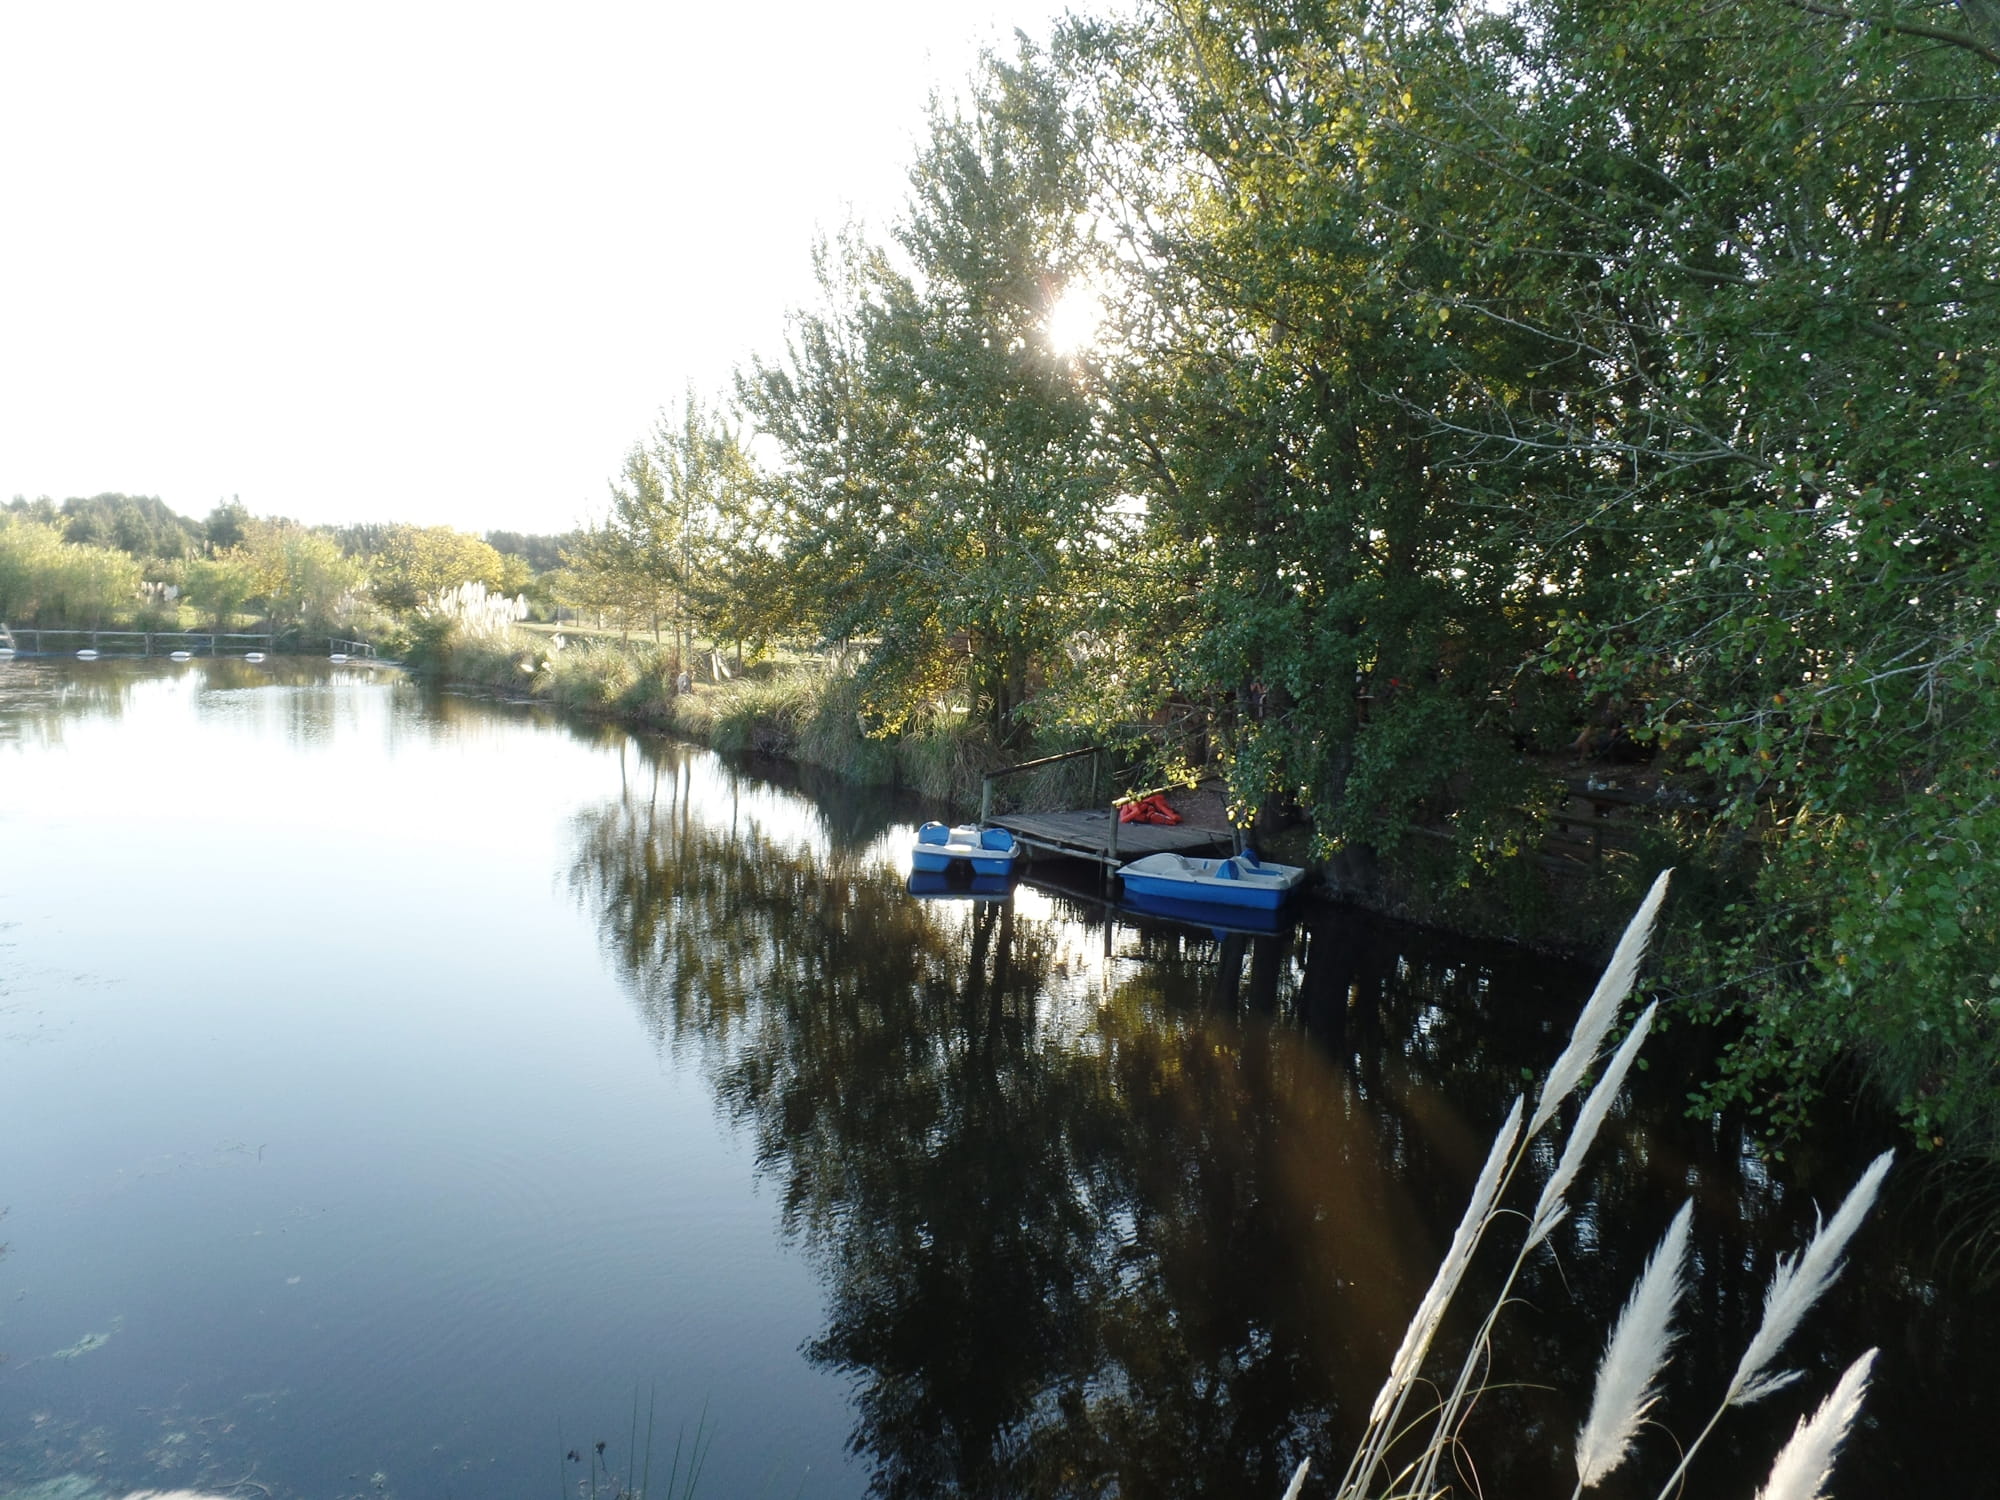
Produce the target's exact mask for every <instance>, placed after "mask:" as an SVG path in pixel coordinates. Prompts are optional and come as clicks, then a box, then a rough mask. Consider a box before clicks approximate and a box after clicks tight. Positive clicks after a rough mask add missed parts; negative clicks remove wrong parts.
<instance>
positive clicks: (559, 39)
mask: <svg viewBox="0 0 2000 1500" xmlns="http://www.w3.org/2000/svg"><path fill="white" fill-rule="evenodd" d="M1060 8H1061V6H1060V0H849V3H844V4H829V3H825V0H820V3H811V0H805V3H801V0H779V3H776V4H771V3H765V4H746V5H741V6H727V5H722V4H718V3H714V0H709V3H703V4H692V3H689V0H655V3H651V4H645V3H582V4H577V3H570V4H563V5H555V4H546V5H542V6H535V7H527V6H522V5H518V4H506V3H491V0H489V3H485V4H478V5H474V4H466V3H452V4H433V3H424V0H410V3H398V4H379V3H372V0H361V3H354V0H347V3H343V4H340V5H337V6H336V5H330V4H324V3H322V4H318V5H308V4H271V3H269V0H262V3H257V4H220V3H201V0H187V3H176V4H160V3H158V0H141V3H128V4H101V3H91V0H51V3H36V0H0V210H3V212H0V502H4V500H6V499H7V498H11V497H12V496H15V495H26V496H29V497H33V496H36V495H43V494H46V495H52V496H54V497H55V498H57V499H59V500H60V499H62V498H64V497H66V496H69V495H90V494H96V493H99V492H102V491H107V490H117V491H125V492H128V493H133V494H146V495H158V496H160V497H161V498H162V499H164V500H165V501H166V502H167V503H168V504H169V505H171V506H173V507H174V508H175V509H176V510H179V511H181V512H183V513H185V514H189V515H193V516H196V517H200V516H204V515H206V514H207V513H208V512H209V510H210V509H212V508H213V507H214V506H215V505H216V504H217V503H218V502H219V501H220V500H223V499H226V498H228V497H230V496H232V495H234V496H240V497H241V499H242V501H243V503H244V504H245V505H246V506H248V507H249V508H250V509H251V510H252V511H253V512H255V513H257V514H280V515H290V516H294V517H297V518H298V519H301V520H305V521H309V522H321V521H351V520H409V521H415V522H419V523H423V524H437V523H444V524H449V525H454V526H458V527H461V528H464V529H466V530H469V531H487V530H492V529H496V528H498V529H508V530H518V531H559V530H563V529H566V528H567V527H569V526H571V525H572V524H574V523H576V522H577V521H578V520H579V519H581V518H583V517H584V516H585V515H588V514H595V513H596V512H597V511H598V510H600V509H601V508H602V506H603V503H604V495H605V484H606V481H607V479H608V478H609V476H610V475H611V474H613V473H614V472H615V471H616V470H617V468H618V466H619V463H620V461H621V459H622V457H623V455H624V452H625V449H626V448H627V447H628V446H629V445H630V444H631V443H632V441H633V440H634V439H635V438H637V437H639V436H640V435H641V434H642V433H643V432H644V431H645V429H646V428H647V427H648V426H649V424H650V423H651V421H652V419H653V416H654V414H655V413H656V412H657V411H658V409H659V408H660V407H661V406H663V405H665V404H667V403H671V402H674V401H677V400H678V398H679V395H680V393H681V391H682V389H683V387H684V385H685V384H686V383H687V382H689V381H693V382H694V384H695V386H696V388H697V389H698V390H700V391H702V392H703V393H704V394H713V393H718V392H720V391H722V390H723V389H724V388H725V387H726V384H727V381H728V378H729V373H730V371H731V369H732V368H733V367H734V366H735V365H737V364H739V363H741V362H743V361H744V360H746V358H747V357H748V355H749V354H750V353H751V352H753V351H757V352H763V353H766V354H770V353H775V352H776V351H777V350H778V348H779V347H780V345H781V340H782V335H783V320H784V313H785V311H786V309H787V308H789V307H792V306H796V305H798V304H799V303H801V302H803V301H806V300H808V298H809V296H810V289H811V272H810V264H809V262H810V250H811V242H812V238H813V235H814V233H815V231H816V230H817V229H820V228H824V229H827V230H831V229H833V228H835V227H837V226H838V225H839V224H840V223H841V222H842V221H843V220H844V219H845V218H847V217H848V216H849V214H850V212H852V213H854V214H857V215H858V216H859V217H860V218H862V219H863V220H864V221H866V222H867V223H868V224H869V225H870V226H871V227H874V228H876V229H878V230H879V229H882V228H885V227H886V225H887V222H888V220H889V219H890V218H891V217H892V216H893V215H894V214H895V213H896V212H897V211H898V209H899V207H900V205H901V202H902V188H903V183H904V173H905V171H906V170H907V168H908V165H909V163H910V160H911V158H912V155H913V153H914V151H915V148H916V145H917V142H918V141H919V139H920V138H921V135H922V133H923V123H924V104H925V100H926V97H927V96H928V94H929V93H930V91H931V90H932V89H933V88H937V87H943V88H945V89H955V88H956V87H957V86H958V85H959V84H960V83H962V81H963V80H964V78H965V77H966V75H967V74H968V73H969V72H970V70H971V69H972V67H973V65H974V62H975V60H976V57H977V54H978V51H979V48H980V47H981V46H982V45H996V44H997V45H999V46H1001V47H1003V48H1011V45H1012V44H1011V35H1012V31H1013V29H1014V28H1015V27H1019V28H1021V29H1022V30H1024V31H1027V32H1028V33H1029V34H1030V35H1031V36H1034V37H1036V38H1037V39H1038V40H1044V39H1046V36H1047V33H1048V28H1049V17H1050V16H1051V15H1052V14H1054V13H1055V12H1056V11H1057V10H1059V9H1060Z"/></svg>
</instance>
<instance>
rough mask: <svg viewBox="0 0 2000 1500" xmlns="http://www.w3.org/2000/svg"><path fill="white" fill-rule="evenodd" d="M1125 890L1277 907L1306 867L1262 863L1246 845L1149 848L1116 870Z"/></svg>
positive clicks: (1164, 898)
mask: <svg viewBox="0 0 2000 1500" xmlns="http://www.w3.org/2000/svg"><path fill="white" fill-rule="evenodd" d="M1118 878H1119V879H1120V880H1122V881H1124V882H1125V891H1126V893H1127V894H1128V895H1132V896H1139V897H1143V898H1145V899H1147V900H1149V901H1186V902H1199V903H1200V904H1201V905H1203V906H1231V907H1243V908H1247V909H1249V910H1252V911H1276V910H1277V909H1278V908H1279V907H1281V906H1283V905H1284V904H1285V902H1286V901H1287V900H1288V899H1289V898H1290V897H1291V894H1292V892H1293V891H1295V890H1297V889H1298V885H1299V882H1300V881H1302V880H1304V879H1305V878H1306V872H1305V871H1304V870H1302V869H1300V868H1299V867H1298V866H1297V865H1271V864H1265V863H1264V862H1263V861H1262V860H1260V859H1258V858H1257V851H1256V850H1254V849H1245V850H1244V851H1243V852H1242V853H1241V854H1235V855H1231V856H1230V857H1229V858H1228V859H1193V858H1190V857H1189V856H1187V855H1185V854H1149V855H1147V856H1146V857H1145V858H1144V859H1135V860H1133V861H1132V863H1130V864H1129V865H1126V866H1124V867H1123V868H1122V869H1120V870H1119V872H1118Z"/></svg>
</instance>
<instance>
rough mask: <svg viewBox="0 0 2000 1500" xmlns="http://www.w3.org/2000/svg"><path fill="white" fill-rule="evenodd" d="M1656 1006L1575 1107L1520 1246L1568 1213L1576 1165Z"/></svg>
mask: <svg viewBox="0 0 2000 1500" xmlns="http://www.w3.org/2000/svg"><path fill="white" fill-rule="evenodd" d="M1658 1009H1659V1006H1658V1005H1649V1006H1647V1007H1646V1008H1645V1010H1644V1011H1643V1012H1641V1013H1640V1016H1639V1019H1638V1020H1637V1021H1636V1022H1634V1023H1633V1025H1632V1030H1631V1031H1630V1032H1629V1033H1628V1034H1627V1035H1626V1037H1625V1040H1624V1042H1623V1043H1622V1044H1621V1045H1620V1046H1619V1048H1618V1051H1617V1053H1616V1055H1615V1056H1613V1057H1612V1059H1611V1064H1610V1066H1609V1067H1607V1068H1605V1070H1604V1074H1603V1076H1602V1077H1600V1078H1599V1079H1598V1080H1597V1087H1595V1088H1593V1089H1592V1090H1591V1091H1590V1097H1589V1098H1587V1099H1585V1100H1584V1101H1583V1108H1582V1109H1581V1110H1579V1111H1577V1116H1576V1124H1575V1125H1574V1126H1573V1127H1572V1128H1571V1130H1570V1133H1569V1139H1568V1140H1567V1141H1565V1142H1564V1143H1563V1153H1562V1158H1561V1160H1559V1161H1558V1162H1557V1163H1556V1169H1555V1171H1554V1172H1552V1173H1550V1174H1549V1180H1548V1182H1547V1183H1546V1184H1545V1185H1544V1186H1543V1188H1542V1195H1541V1197H1540V1198H1538V1199H1537V1200H1536V1202H1535V1212H1534V1216H1533V1217H1532V1218H1531V1219H1530V1220H1529V1221H1528V1241H1527V1244H1526V1245H1524V1246H1523V1247H1522V1248H1523V1249H1525V1250H1532V1249H1534V1248H1535V1246H1537V1245H1539V1244H1540V1243H1541V1242H1542V1241H1543V1240H1545V1239H1547V1238H1548V1237H1549V1232H1550V1231H1551V1230H1553V1229H1554V1228H1555V1227H1556V1225H1558V1224H1560V1223H1561V1222H1562V1221H1563V1218H1564V1216H1565V1215H1567V1214H1568V1212H1569V1204H1568V1203H1567V1202H1566V1201H1565V1198H1564V1195H1565V1194H1567V1193H1568V1192H1569V1186H1570V1184H1571V1183H1572V1182H1574V1181H1576V1173H1577V1169H1578V1168H1579V1167H1581V1166H1582V1165H1583V1158H1584V1154H1585V1153H1586V1152H1587V1151H1589V1150H1590V1147H1591V1143H1592V1142H1593V1141H1595V1140H1596V1139H1597V1131H1598V1128H1599V1127H1600V1126H1602V1125H1603V1124H1604V1117H1605V1116H1606V1115H1608V1114H1610V1113H1611V1106H1612V1104H1613V1103H1614V1102H1616V1100H1617V1098H1618V1093H1619V1090H1621V1089H1623V1088H1624V1087H1625V1075H1626V1074H1627V1073H1629V1072H1630V1071H1631V1070H1632V1063H1633V1060H1634V1059H1636V1058H1637V1057H1638V1055H1639V1049H1640V1048H1641V1047H1643V1046H1645V1045H1646V1034H1647V1033H1648V1032H1649V1031H1651V1030H1652V1029H1653V1012H1654V1011H1656V1010H1658Z"/></svg>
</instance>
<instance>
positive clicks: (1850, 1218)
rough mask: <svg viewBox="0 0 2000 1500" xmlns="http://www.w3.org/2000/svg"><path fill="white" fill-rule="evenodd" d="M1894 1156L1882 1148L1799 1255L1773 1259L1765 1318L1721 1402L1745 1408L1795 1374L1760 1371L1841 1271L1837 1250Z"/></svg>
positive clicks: (1872, 1198)
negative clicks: (1775, 1263) (1774, 1268)
mask: <svg viewBox="0 0 2000 1500" xmlns="http://www.w3.org/2000/svg"><path fill="white" fill-rule="evenodd" d="M1895 1154H1896V1153H1895V1152H1893V1151H1884V1152H1883V1153H1882V1154H1881V1155H1880V1156H1878V1157H1876V1158H1875V1160H1874V1161H1872V1162H1870V1163H1869V1165H1868V1170H1867V1171H1865V1172H1863V1173H1862V1174H1861V1180H1860V1181H1859V1182H1857V1183H1855V1184H1854V1187H1853V1189H1852V1190H1851V1191H1850V1192H1849V1193H1848V1195H1847V1198H1846V1201H1845V1202H1843V1203H1842V1204H1841V1205H1840V1207H1839V1209H1838V1210H1836V1211H1835V1213H1834V1216H1833V1217H1832V1218H1831V1219H1830V1220H1828V1221H1827V1222H1826V1223H1824V1224H1821V1225H1819V1226H1818V1227H1817V1228H1815V1229H1814V1231H1813V1237H1812V1239H1811V1240H1810V1241H1809V1242H1808V1243H1807V1245H1806V1248H1805V1250H1804V1252H1803V1253H1802V1254H1800V1255H1799V1256H1798V1257H1797V1258H1794V1257H1792V1256H1789V1255H1781V1256H1779V1257H1778V1266H1777V1269H1776V1270H1775V1271H1773V1272H1772V1273H1771V1285H1770V1287H1769V1289H1767V1290H1766V1291H1765V1293H1764V1321H1763V1322H1762V1323H1760V1324H1759V1325H1758V1327H1757V1333H1756V1336H1755V1337H1754V1338H1752V1339H1751V1340H1750V1347H1749V1348H1747V1349H1745V1350H1744V1351H1743V1358H1742V1360H1741V1361H1739V1362H1738V1364H1737V1366H1736V1374H1735V1375H1734V1376H1732V1377H1731V1378H1730V1381H1729V1394H1728V1395H1726V1396H1725V1397H1723V1405H1725V1406H1748V1405H1749V1404H1750V1403H1751V1402H1753V1401H1760V1400H1762V1399H1763V1398H1764V1397H1766V1396H1768V1395H1770V1394H1771V1392H1773V1391H1775V1390H1779V1389H1782V1388H1783V1387H1785V1386H1787V1385H1790V1384H1791V1383H1792V1382H1793V1381H1794V1380H1796V1379H1798V1376H1797V1374H1796V1373H1795V1372H1781V1373H1774V1374H1766V1373H1765V1371H1766V1369H1767V1367H1768V1366H1769V1365H1770V1363H1771V1361H1772V1360H1773V1359H1775V1358H1777V1355H1778V1350H1779V1349H1780V1348H1782V1347H1783V1345H1784V1342H1785V1340H1786V1339H1788V1338H1790V1337H1791V1336H1792V1332H1793V1330H1794V1329H1796V1328H1797V1327H1798V1326H1799V1320H1800V1319H1802V1318H1804V1317H1805V1315H1806V1313H1807V1312H1808V1311H1809V1310H1810V1309H1811V1308H1812V1305H1813V1304H1814V1303H1815V1302H1817V1301H1819V1299H1820V1296H1821V1294H1822V1293H1823V1292H1825V1291H1826V1289H1827V1288H1828V1287H1829V1286H1831V1285H1833V1280H1834V1278H1835V1277H1836V1276H1838V1275H1839V1274H1840V1271H1841V1259H1840V1257H1841V1254H1842V1253H1843V1252H1844V1251H1845V1250H1846V1249H1847V1242H1848V1241H1849V1240H1850V1239H1852V1238H1853V1237H1854V1231H1855V1230H1856V1229H1858V1228H1859V1227H1860V1226H1861V1221H1862V1219H1863V1218H1865V1217H1866V1216H1867V1213H1868V1210H1869V1209H1870V1208H1872V1207H1874V1204H1875V1195H1876V1193H1877V1192H1879V1191H1880V1190H1881V1187H1882V1178H1883V1176H1884V1174H1886V1173H1887V1172H1888V1170H1889V1163H1890V1161H1891V1159H1893V1158H1894V1156H1895ZM1815 1217H1817V1215H1815Z"/></svg>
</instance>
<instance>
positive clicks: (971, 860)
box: [910, 823, 1021, 875]
mask: <svg viewBox="0 0 2000 1500" xmlns="http://www.w3.org/2000/svg"><path fill="white" fill-rule="evenodd" d="M1020 854H1021V846H1020V845H1019V844H1017V843H1015V842H1014V835H1013V834H1011V833H1009V832H1008V831H1007V830H1006V829H1004V828H975V827H974V826H973V825H972V824H970V823H961V824H959V825H958V826H957V827H956V828H947V827H946V826H945V825H944V824H942V823H926V824H924V826H923V827H921V828H919V829H918V830H917V842H916V844H915V845H914V846H913V847H912V848H911V850H910V868H911V869H913V870H922V871H927V872H930V873H932V874H941V873H943V872H944V871H946V870H949V869H950V868H951V867H952V866H953V865H954V864H957V863H960V862H963V863H964V864H966V865H969V866H970V867H971V869H972V873H973V874H975V875H1011V874H1013V873H1014V861H1015V860H1016V859H1018V858H1019V857H1020Z"/></svg>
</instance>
